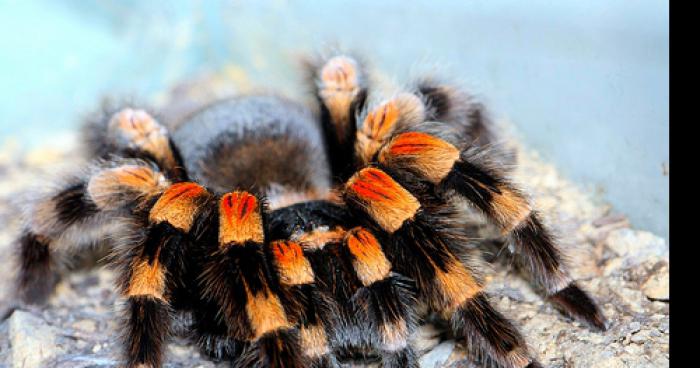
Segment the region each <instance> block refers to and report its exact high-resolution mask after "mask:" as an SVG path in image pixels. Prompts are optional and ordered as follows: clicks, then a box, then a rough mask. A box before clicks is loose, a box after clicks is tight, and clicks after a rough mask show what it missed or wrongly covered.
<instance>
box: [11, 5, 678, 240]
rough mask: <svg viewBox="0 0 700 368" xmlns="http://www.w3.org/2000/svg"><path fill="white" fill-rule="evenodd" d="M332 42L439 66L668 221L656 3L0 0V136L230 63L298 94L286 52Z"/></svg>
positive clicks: (386, 66) (632, 205)
mask: <svg viewBox="0 0 700 368" xmlns="http://www.w3.org/2000/svg"><path fill="white" fill-rule="evenodd" d="M334 43H338V44H340V45H342V46H344V47H346V48H350V49H356V50H359V51H361V52H363V53H364V54H366V55H368V56H371V59H372V61H373V62H374V63H375V64H376V66H378V67H380V68H381V69H383V70H384V71H386V73H387V74H389V75H392V76H395V77H396V79H397V80H402V79H403V78H405V77H408V76H409V75H411V72H419V71H420V70H431V68H429V67H430V66H435V65H437V66H440V67H441V68H445V70H446V73H448V74H449V75H453V76H455V77H456V78H457V80H458V81H460V82H464V83H466V85H467V86H469V87H471V89H472V90H473V91H475V92H477V93H478V94H479V95H480V96H481V97H482V98H483V99H484V100H485V101H486V102H487V103H489V105H490V106H491V108H492V110H493V111H494V112H495V113H496V116H497V117H500V118H504V119H507V120H509V121H512V122H513V123H514V124H515V125H516V126H517V129H518V131H519V133H520V134H521V136H522V138H523V140H524V141H525V143H526V144H528V145H530V146H531V147H533V148H535V149H537V150H539V151H540V152H541V153H542V154H543V156H544V157H545V158H546V159H548V160H551V161H552V162H554V163H555V164H557V166H558V167H559V168H560V170H561V171H562V172H564V173H565V174H566V175H567V176H569V177H570V178H571V179H573V180H576V181H577V182H579V183H581V184H583V185H584V186H593V187H596V188H600V189H601V190H602V191H603V194H604V198H605V199H607V200H609V201H610V202H612V203H613V204H614V205H615V206H616V207H617V208H618V209H619V210H621V211H622V212H625V213H626V214H627V215H628V216H630V218H631V220H632V222H633V224H635V225H636V226H639V227H642V228H646V229H650V230H652V231H655V232H657V233H660V234H662V235H664V236H667V235H668V174H667V171H668V3H665V2H663V1H652V0H641V1H635V2H630V1H604V0H594V1H568V2H562V1H543V0H536V1H441V2H436V1H421V2H407V1H366V0H363V1H352V2H351V1H343V2H340V1H337V2H332V1H313V0H303V1H302V0H299V1H266V2H262V1H255V2H254V1H191V2H190V1H168V2H164V1H133V0H131V1H118V0H101V1H81V0H72V1H71V0H63V1H58V0H55V1H49V0H45V1H8V0H4V1H3V0H0V50H1V51H0V82H1V84H0V100H1V101H3V102H2V107H1V108H0V144H3V143H2V142H5V141H6V140H7V139H8V138H10V137H15V138H16V139H19V140H20V141H21V142H22V143H23V144H26V145H27V146H35V145H37V144H40V143H42V142H45V141H46V140H49V141H50V140H51V139H52V138H53V137H55V136H57V133H60V132H62V131H66V130H74V129H75V128H76V126H77V123H78V119H79V118H80V117H81V116H83V115H84V114H85V113H86V112H89V111H92V110H93V109H94V107H95V106H96V105H97V104H98V102H99V100H100V98H101V97H102V96H104V95H106V94H109V95H115V96H130V97H136V98H141V99H145V100H153V99H154V98H156V97H158V95H159V93H162V92H163V91H165V90H166V89H167V88H168V87H170V86H172V85H173V84H175V83H176V82H178V81H182V80H185V79H187V78H191V77H193V76H196V75H200V74H201V73H203V72H205V71H209V70H219V69H221V68H224V67H225V66H227V65H231V64H234V65H236V66H238V67H240V68H242V70H245V71H246V72H248V74H249V78H250V80H251V81H253V82H254V83H255V84H256V85H263V86H271V87H276V88H282V89H283V90H285V91H286V92H295V91H298V88H299V76H298V74H297V73H296V69H295V64H294V63H293V60H292V58H293V57H294V56H296V55H298V54H299V53H300V52H301V51H304V50H314V49H319V48H321V47H323V46H327V45H328V44H334Z"/></svg>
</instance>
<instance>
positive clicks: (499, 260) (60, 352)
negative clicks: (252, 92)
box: [0, 111, 669, 368]
mask: <svg viewBox="0 0 700 368" xmlns="http://www.w3.org/2000/svg"><path fill="white" fill-rule="evenodd" d="M178 113H181V111H178ZM74 142H75V139H74V138H73V137H72V136H67V137H65V139H63V138H57V139H55V140H54V144H53V145H52V146H50V147H45V148H42V149H38V150H33V151H29V152H25V151H23V150H21V149H20V148H19V147H18V146H17V145H14V144H12V143H11V142H6V144H4V145H3V146H2V148H0V224H2V225H3V226H1V227H0V254H4V255H5V256H3V257H0V311H2V312H4V311H7V313H5V315H3V316H2V318H3V320H2V321H0V367H12V368H20V367H25V368H31V367H83V368H87V367H117V366H119V363H120V361H119V358H118V352H119V346H118V343H117V335H116V332H115V331H117V328H118V327H119V323H120V322H119V321H118V319H117V318H116V308H117V307H116V305H117V304H118V300H117V296H116V294H115V293H114V290H113V288H112V279H113V274H112V273H111V272H110V271H107V270H105V269H103V268H101V267H96V268H93V269H90V270H84V271H79V272H75V273H72V274H70V275H69V276H67V277H66V278H65V279H64V280H63V281H62V282H61V283H60V284H59V285H58V289H57V292H56V293H55V295H54V296H53V297H52V299H51V300H50V302H49V304H48V305H46V306H44V307H22V306H19V307H17V308H14V307H15V305H14V302H13V300H12V299H11V298H10V295H11V293H10V291H11V285H10V280H11V275H12V263H11V259H12V258H11V257H9V256H8V255H9V254H10V252H12V241H13V237H14V236H15V235H16V234H17V231H18V229H19V225H20V223H19V220H18V218H17V213H18V210H17V208H16V205H15V201H16V199H17V197H18V196H20V195H21V193H22V192H23V190H24V189H26V188H27V186H29V185H33V184H36V181H37V180H39V178H46V177H49V178H50V177H51V176H53V175H55V173H56V171H59V170H60V168H58V167H57V166H60V165H62V164H64V163H67V164H68V165H69V166H70V165H72V164H76V163H79V162H78V159H76V149H75V147H76V145H75V143H74ZM518 151H519V160H518V161H519V166H518V169H517V171H516V173H515V176H516V177H517V179H518V180H519V181H520V182H521V183H523V184H524V187H525V188H527V189H528V190H529V191H530V193H532V198H533V200H534V202H535V203H536V205H537V207H538V208H540V209H541V210H542V212H543V213H544V214H545V216H546V219H547V222H548V223H550V224H551V225H552V227H553V228H554V229H556V231H557V233H558V235H559V236H560V238H561V245H562V247H563V248H565V249H566V250H567V252H568V253H569V255H570V259H571V266H572V270H573V273H574V275H575V276H576V277H577V278H578V279H579V280H580V283H581V285H582V286H583V287H585V288H586V289H587V290H589V291H590V292H591V293H592V294H593V295H595V297H596V298H597V299H598V300H599V302H600V304H601V305H602V308H603V310H604V312H605V314H606V316H607V317H608V318H609V320H610V322H611V326H610V329H609V330H608V331H607V332H605V333H598V332H592V331H589V330H588V329H587V328H586V327H584V326H581V325H580V324H579V323H577V322H573V321H571V320H570V319H568V318H567V317H564V316H563V315H561V314H560V313H559V312H558V311H556V310H555V309H554V308H552V306H551V305H549V304H548V303H546V302H543V300H542V298H541V297H540V295H539V294H537V293H536V292H535V291H534V290H533V289H532V288H531V286H530V285H529V284H528V282H527V281H525V280H524V279H523V277H522V276H521V274H520V273H519V272H518V271H517V270H516V269H515V268H514V267H511V266H510V264H509V263H510V262H509V260H508V259H507V258H505V257H496V258H495V259H494V261H493V265H494V272H493V277H492V278H491V280H490V284H489V290H490V293H491V295H493V298H492V299H493V303H494V304H495V305H496V306H497V307H498V309H499V310H501V311H502V312H503V313H504V314H505V315H507V316H509V317H510V318H512V319H513V320H514V321H515V323H516V324H517V325H518V326H520V328H521V330H522V331H523V333H524V334H525V336H526V338H527V340H528V341H529V343H530V346H531V347H532V350H533V351H534V353H535V354H536V355H537V356H538V357H539V359H540V361H541V362H542V363H543V364H544V365H545V366H547V367H665V366H668V365H669V346H668V341H669V281H668V280H669V265H668V245H667V244H666V242H665V241H664V239H662V238H660V237H658V236H655V235H654V234H651V233H649V232H646V231H643V230H639V229H634V228H632V227H631V226H630V224H629V223H628V222H627V220H626V218H625V216H624V214H620V213H617V212H616V211H615V210H614V209H613V208H611V207H610V206H609V205H606V204H605V203H601V202H599V201H597V200H596V199H595V196H594V195H593V194H592V193H591V192H588V191H586V190H583V189H582V188H580V187H579V186H577V185H576V184H574V183H571V182H569V181H567V180H566V179H564V178H562V177H561V175H560V174H559V173H558V172H557V170H556V168H554V167H553V166H552V165H550V164H547V163H546V162H544V161H543V160H541V159H540V158H539V157H538V155H537V154H536V153H535V152H531V151H529V150H527V149H523V148H518ZM420 333H421V334H422V337H423V338H422V339H421V341H422V344H421V346H422V348H424V349H425V350H426V351H427V353H425V354H424V355H423V357H422V358H421V362H422V367H425V368H436V367H451V368H457V367H460V368H461V367H465V368H466V367H476V366H478V364H475V363H473V362H471V361H470V360H469V357H467V356H466V355H465V353H464V351H463V349H462V348H461V347H460V346H459V344H455V342H454V341H451V340H446V341H440V340H439V339H437V338H434V336H436V335H438V332H436V331H435V330H434V329H433V328H431V327H430V326H426V327H425V328H424V329H423V330H421V332H420ZM167 362H168V364H167V365H166V366H167V367H173V368H174V367H220V366H221V367H223V366H225V364H223V363H218V364H217V363H213V362H211V361H209V360H207V359H206V358H204V357H202V356H200V354H199V353H198V351H197V350H196V349H195V348H193V347H192V346H189V345H188V344H187V342H186V341H183V340H179V339H176V340H175V341H173V342H172V343H170V344H169V346H168V358H167Z"/></svg>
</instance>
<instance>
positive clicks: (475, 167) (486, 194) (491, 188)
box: [379, 132, 606, 330]
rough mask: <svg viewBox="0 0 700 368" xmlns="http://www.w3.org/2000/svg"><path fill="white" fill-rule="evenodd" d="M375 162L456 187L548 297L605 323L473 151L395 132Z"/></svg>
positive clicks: (535, 218) (519, 198)
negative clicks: (494, 228)
mask: <svg viewBox="0 0 700 368" xmlns="http://www.w3.org/2000/svg"><path fill="white" fill-rule="evenodd" d="M379 162H380V163H381V164H382V165H384V166H386V167H388V168H390V169H393V170H401V171H406V172H410V173H412V174H414V175H416V176H417V177H419V178H420V179H422V180H424V181H426V182H429V183H431V184H432V185H434V186H436V187H437V188H438V189H439V191H440V192H442V193H456V194H457V195H458V196H461V197H462V198H465V199H466V200H468V201H469V202H471V203H473V204H474V205H475V206H476V207H477V208H479V209H480V210H482V211H483V212H484V214H486V216H487V217H488V218H489V219H490V220H491V221H492V222H494V223H495V224H496V225H498V226H499V227H500V228H501V229H502V231H503V232H504V233H505V234H508V235H509V236H510V237H511V239H512V240H513V242H514V243H515V245H516V252H517V254H518V256H519V257H520V258H521V259H522V260H523V261H524V262H523V263H524V264H525V265H526V266H527V267H528V268H529V271H530V273H531V274H532V275H533V276H534V279H535V281H536V282H537V283H538V284H539V285H540V286H541V287H542V288H543V289H544V290H545V291H546V292H547V294H548V295H549V296H550V299H551V300H552V301H554V302H555V303H557V304H558V305H559V306H561V307H562V308H563V309H565V311H566V312H568V313H569V314H571V315H572V316H574V317H576V318H579V319H581V320H583V321H585V322H587V323H589V324H590V325H592V326H593V327H595V328H597V329H601V330H604V329H605V325H606V322H605V318H604V317H603V315H602V313H601V311H600V309H599V308H598V307H597V306H596V304H595V302H594V301H593V300H592V299H591V298H590V297H589V296H588V295H587V294H586V293H585V292H584V291H582V290H581V289H580V288H579V287H578V286H577V285H576V284H575V283H573V282H572V280H571V278H570V276H569V274H568V272H567V271H566V267H565V265H564V262H563V257H562V254H561V250H560V249H559V248H558V246H557V245H556V244H555V242H554V239H553V237H552V235H551V234H550V232H549V230H548V229H547V228H546V227H545V226H543V224H542V222H541V220H540V218H539V215H538V214H537V212H536V211H533V210H532V208H531V207H530V204H529V202H528V200H527V199H526V198H525V196H524V195H523V194H522V193H521V192H520V191H519V190H518V189H516V188H515V187H514V186H513V185H512V184H510V182H508V180H506V179H505V178H504V177H503V176H502V175H501V174H500V173H499V172H498V171H497V169H495V168H493V167H490V166H489V165H488V164H487V163H485V162H484V160H483V158H482V157H480V156H479V154H478V152H472V151H465V152H460V151H459V150H458V149H457V148H456V147H454V146H453V145H451V144H449V143H447V142H445V141H443V140H441V139H438V138H436V137H433V136H431V135H428V134H424V133H416V132H412V133H404V134H400V135H398V136H396V137H395V138H394V139H393V140H392V141H391V142H389V143H388V144H387V145H386V146H385V147H383V148H382V151H381V152H380V154H379Z"/></svg>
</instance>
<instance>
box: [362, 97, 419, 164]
mask: <svg viewBox="0 0 700 368" xmlns="http://www.w3.org/2000/svg"><path fill="white" fill-rule="evenodd" d="M423 121H425V107H424V106H423V103H422V102H421V100H420V99H419V98H418V97H417V96H415V95H413V94H410V93H401V94H399V95H397V96H396V97H394V98H393V99H390V100H388V101H385V102H383V103H382V104H380V105H379V106H377V107H376V108H374V109H372V110H371V111H369V112H368V113H367V116H365V118H364V120H363V122H362V125H361V127H360V129H359V130H358V132H357V138H356V140H355V152H356V156H357V157H356V160H357V161H358V163H359V164H360V165H362V166H364V165H366V164H368V163H369V162H371V161H372V160H373V158H374V156H375V154H376V153H377V151H379V148H380V147H381V146H382V145H383V144H384V143H385V142H386V140H387V139H388V138H389V137H390V136H391V134H392V133H393V132H395V131H396V130H397V129H401V128H406V127H410V126H412V125H415V124H418V123H421V122H423Z"/></svg>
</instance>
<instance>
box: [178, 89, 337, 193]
mask: <svg viewBox="0 0 700 368" xmlns="http://www.w3.org/2000/svg"><path fill="white" fill-rule="evenodd" d="M172 139H173V141H174V143H175V144H176V145H177V146H178V147H179V148H180V154H181V156H182V160H183V163H184V166H185V169H186V170H187V172H188V173H189V175H190V176H191V179H192V180H195V181H197V182H199V183H202V184H204V185H205V186H207V187H208V188H210V189H212V190H213V191H214V192H219V193H223V192H226V191H229V190H231V188H245V189H249V190H252V191H255V192H259V193H260V192H263V193H264V192H266V191H268V190H270V189H271V188H272V189H274V188H275V187H281V188H283V189H285V190H288V191H290V190H291V191H298V192H309V191H314V192H324V191H326V190H327V189H328V187H329V186H330V181H329V174H328V164H327V160H326V155H325V153H324V147H323V139H322V136H321V132H320V130H319V127H318V123H316V121H315V120H314V117H313V115H312V114H311V112H310V111H309V110H308V109H306V108H304V107H303V106H301V105H299V104H297V103H294V102H292V101H290V100H286V99H283V98H280V97H275V96H242V97H237V98H232V99H228V100H223V101H220V102H217V103H214V104H211V105H209V106H207V107H205V108H203V109H201V110H199V111H197V112H195V113H194V114H192V115H191V116H189V117H188V118H187V119H186V120H184V121H183V122H182V123H180V124H178V126H177V128H176V129H175V131H174V132H173V134H172Z"/></svg>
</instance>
